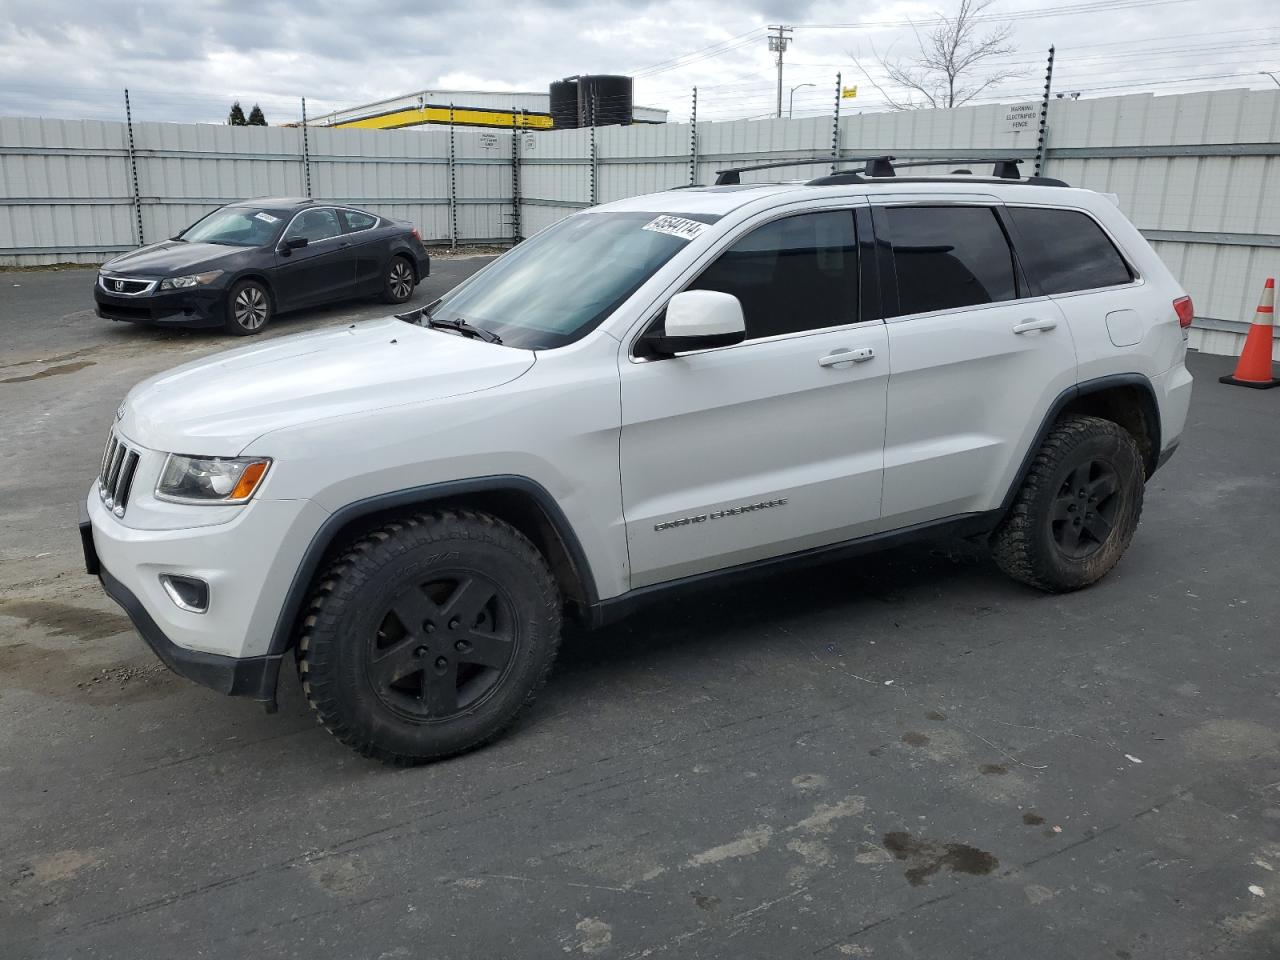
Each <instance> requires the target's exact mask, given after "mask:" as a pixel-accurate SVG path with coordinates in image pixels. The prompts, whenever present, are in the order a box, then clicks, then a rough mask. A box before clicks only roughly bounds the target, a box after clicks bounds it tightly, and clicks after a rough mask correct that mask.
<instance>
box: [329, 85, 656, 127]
mask: <svg viewBox="0 0 1280 960" xmlns="http://www.w3.org/2000/svg"><path fill="white" fill-rule="evenodd" d="M633 118H634V119H633V122H634V123H666V121H667V111H666V110H659V109H657V108H654V107H634V108H633ZM307 122H308V123H309V124H311V125H312V126H317V127H345V128H362V129H366V130H399V129H403V128H405V127H419V126H423V125H428V124H448V123H453V124H454V125H456V126H463V127H499V128H502V129H505V130H510V129H511V128H512V127H517V128H521V129H529V130H550V129H552V127H553V123H552V120H551V97H550V94H549V93H530V92H527V91H511V92H507V91H498V92H495V91H492V90H422V91H419V92H418V93H409V94H405V95H404V96H402V97H393V98H391V99H389V100H379V101H377V102H375V103H367V104H365V105H364V106H360V107H352V108H350V109H348V110H339V111H336V112H334V113H328V114H325V115H324V116H320V117H313V118H310V119H308V121H307Z"/></svg>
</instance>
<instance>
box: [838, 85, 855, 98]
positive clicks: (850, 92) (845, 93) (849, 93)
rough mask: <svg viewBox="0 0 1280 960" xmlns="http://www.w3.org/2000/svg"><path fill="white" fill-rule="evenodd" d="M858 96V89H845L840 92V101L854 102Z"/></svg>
mask: <svg viewBox="0 0 1280 960" xmlns="http://www.w3.org/2000/svg"><path fill="white" fill-rule="evenodd" d="M857 95H858V88H857V87H845V88H844V89H843V90H841V91H840V99H842V100H852V99H853V98H854V97H856V96H857Z"/></svg>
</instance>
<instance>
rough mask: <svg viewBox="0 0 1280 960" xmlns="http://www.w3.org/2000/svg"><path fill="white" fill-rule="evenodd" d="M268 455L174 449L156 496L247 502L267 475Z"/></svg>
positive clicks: (189, 500) (182, 500)
mask: <svg viewBox="0 0 1280 960" xmlns="http://www.w3.org/2000/svg"><path fill="white" fill-rule="evenodd" d="M270 466H271V460H270V459H269V458H267V457H184V456H182V455H181V454H177V453H171V454H169V459H168V460H166V461H165V463H164V469H163V470H161V471H160V482H159V483H157V484H156V498H157V499H159V500H169V501H172V502H174V503H244V502H245V501H246V500H248V499H249V498H250V497H252V496H253V491H255V490H257V489H258V486H259V485H260V484H261V483H262V478H263V477H265V476H266V475H267V468H268V467H270Z"/></svg>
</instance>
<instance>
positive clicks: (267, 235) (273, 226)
mask: <svg viewBox="0 0 1280 960" xmlns="http://www.w3.org/2000/svg"><path fill="white" fill-rule="evenodd" d="M279 229H280V217H279V216H277V215H276V214H274V213H271V212H270V211H268V210H255V209H253V208H252V207H223V208H222V209H221V210H215V211H213V213H211V214H209V215H208V216H207V217H205V218H204V219H202V220H197V221H196V222H195V223H193V224H192V225H191V226H189V227H187V229H186V230H184V231H183V233H182V239H183V240H186V241H187V242H188V243H225V244H227V245H229V246H233V247H262V246H265V245H266V244H268V243H270V242H271V241H272V240H273V239H274V238H275V234H276V231H277V230H279Z"/></svg>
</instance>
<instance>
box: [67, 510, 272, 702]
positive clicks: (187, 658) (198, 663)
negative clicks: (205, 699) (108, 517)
mask: <svg viewBox="0 0 1280 960" xmlns="http://www.w3.org/2000/svg"><path fill="white" fill-rule="evenodd" d="M80 543H81V545H82V546H83V548H84V567H85V571H86V572H87V573H91V574H97V576H98V579H99V580H100V581H101V583H102V589H103V590H104V591H106V594H107V596H108V597H110V598H111V599H112V600H114V601H115V602H116V603H118V604H120V606H121V607H122V608H123V609H124V612H125V613H126V614H128V615H129V619H130V620H131V621H133V626H134V629H136V630H137V631H138V633H139V634H140V635H141V636H142V639H143V640H145V641H146V642H147V646H149V647H150V648H151V650H152V652H153V653H154V654H155V655H156V656H157V657H159V658H160V659H161V661H163V662H164V665H165V666H166V667H168V668H169V669H170V670H172V671H173V672H174V673H176V674H177V675H178V676H180V677H186V678H187V679H188V680H192V681H194V682H195V683H198V684H200V685H201V686H205V687H209V688H210V689H213V690H216V691H218V693H223V694H226V695H228V696H232V697H252V698H253V699H254V700H256V701H258V702H259V703H262V704H264V705H265V706H266V707H267V709H268V710H269V711H271V712H274V711H275V707H276V681H277V679H278V677H279V675H280V661H281V660H282V659H283V658H284V654H283V653H277V654H268V655H267V656H263V657H224V656H220V655H219V654H215V653H202V652H201V651H199V650H188V649H187V648H186V647H180V646H178V645H177V644H176V643H174V642H173V641H172V640H170V639H169V638H168V637H167V636H165V633H164V631H163V630H161V629H160V626H159V624H157V623H156V622H155V620H154V619H152V617H151V614H149V613H147V608H146V607H144V606H143V605H142V601H140V600H139V599H138V598H137V596H136V595H134V593H133V591H132V590H130V589H129V588H128V587H126V586H125V585H124V584H123V583H121V582H120V581H119V580H117V579H116V578H115V577H114V576H112V575H111V571H110V570H106V569H104V568H103V566H102V562H101V561H100V560H99V559H98V551H97V548H96V547H95V546H94V542H93V522H92V521H91V520H90V519H89V514H88V511H87V510H86V509H85V508H84V506H83V505H81V507H80Z"/></svg>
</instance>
